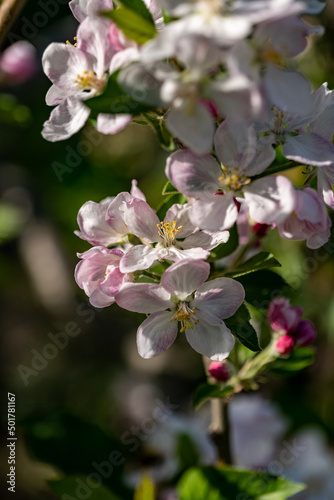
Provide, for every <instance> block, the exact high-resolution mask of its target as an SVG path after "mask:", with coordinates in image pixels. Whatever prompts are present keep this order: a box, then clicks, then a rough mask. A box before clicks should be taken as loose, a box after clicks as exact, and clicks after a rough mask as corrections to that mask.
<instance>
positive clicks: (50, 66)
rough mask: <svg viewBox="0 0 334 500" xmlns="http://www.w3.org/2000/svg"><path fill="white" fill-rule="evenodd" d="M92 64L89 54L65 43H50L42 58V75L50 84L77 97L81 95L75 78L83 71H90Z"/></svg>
mask: <svg viewBox="0 0 334 500" xmlns="http://www.w3.org/2000/svg"><path fill="white" fill-rule="evenodd" d="M92 63H93V60H92V58H91V56H90V55H89V54H86V53H84V52H83V51H82V50H78V49H77V47H73V45H66V44H65V43H51V44H50V45H49V46H48V47H47V48H46V49H45V51H44V54H43V58H42V64H43V70H44V73H45V74H46V76H47V77H48V78H50V80H51V81H52V83H54V84H55V85H57V87H60V88H62V89H64V90H65V91H67V92H69V91H71V92H73V94H76V95H77V96H79V95H80V94H81V90H80V89H79V88H78V85H77V83H76V80H77V77H78V75H81V74H82V73H83V72H84V71H91V69H92Z"/></svg>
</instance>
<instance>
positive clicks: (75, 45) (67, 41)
mask: <svg viewBox="0 0 334 500" xmlns="http://www.w3.org/2000/svg"><path fill="white" fill-rule="evenodd" d="M76 39H77V37H76V36H75V37H73V40H76ZM66 45H73V47H77V46H78V44H77V43H71V42H70V41H69V40H66Z"/></svg>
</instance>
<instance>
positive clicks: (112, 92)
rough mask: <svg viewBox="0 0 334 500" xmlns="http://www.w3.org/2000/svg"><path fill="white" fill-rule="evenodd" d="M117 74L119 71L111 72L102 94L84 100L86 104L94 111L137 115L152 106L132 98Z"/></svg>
mask: <svg viewBox="0 0 334 500" xmlns="http://www.w3.org/2000/svg"><path fill="white" fill-rule="evenodd" d="M118 75H119V71H116V72H115V73H113V74H112V75H111V76H110V77H109V80H108V83H107V87H106V89H105V91H104V92H103V94H101V95H99V96H97V97H93V98H92V99H88V100H87V101H85V104H86V106H88V107H89V108H90V109H91V110H92V111H95V112H96V113H111V114H130V115H138V114H140V113H142V112H144V111H149V110H150V109H152V106H150V105H148V104H145V103H143V102H138V101H135V100H134V99H132V98H131V97H130V96H129V95H128V94H127V93H126V92H125V91H124V90H123V89H122V88H121V86H120V85H119V83H118V81H117V77H118Z"/></svg>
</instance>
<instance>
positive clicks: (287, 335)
mask: <svg viewBox="0 0 334 500" xmlns="http://www.w3.org/2000/svg"><path fill="white" fill-rule="evenodd" d="M302 313H303V310H302V308H301V307H293V306H291V305H290V302H289V300H288V299H285V298H283V297H277V298H276V299H274V300H272V301H271V303H270V304H269V308H268V321H269V323H270V326H271V328H272V329H273V331H274V332H276V334H277V335H278V336H279V337H278V340H277V343H276V349H277V351H278V352H279V353H280V354H289V353H290V352H291V351H292V350H293V349H294V347H295V346H298V347H306V346H308V345H310V344H313V342H314V341H315V338H316V331H315V328H314V326H313V324H312V323H311V322H310V321H308V320H305V319H301V315H302Z"/></svg>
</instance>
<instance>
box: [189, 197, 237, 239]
mask: <svg viewBox="0 0 334 500" xmlns="http://www.w3.org/2000/svg"><path fill="white" fill-rule="evenodd" d="M233 198H234V194H233V193H227V194H217V195H212V196H211V197H210V198H209V197H207V199H205V200H204V199H203V200H198V201H196V202H195V203H194V205H193V208H192V210H191V212H190V220H191V221H192V223H193V224H196V225H197V226H198V227H200V228H201V229H208V230H209V231H224V230H225V229H229V228H230V227H232V226H233V224H234V223H235V221H236V220H237V217H238V209H237V206H236V204H235V202H234V199H233Z"/></svg>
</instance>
